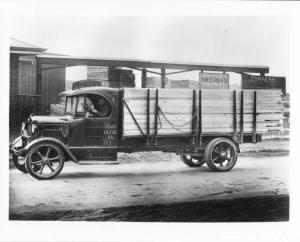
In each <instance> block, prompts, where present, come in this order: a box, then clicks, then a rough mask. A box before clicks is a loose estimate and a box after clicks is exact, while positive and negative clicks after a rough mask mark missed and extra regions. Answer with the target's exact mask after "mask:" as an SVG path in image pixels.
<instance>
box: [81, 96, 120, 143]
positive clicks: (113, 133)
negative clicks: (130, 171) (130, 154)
mask: <svg viewBox="0 0 300 242" xmlns="http://www.w3.org/2000/svg"><path fill="white" fill-rule="evenodd" d="M99 101H102V107H106V108H104V109H105V110H104V111H103V109H102V110H101V108H99V107H97V102H98V103H99ZM85 102H86V105H92V106H93V108H94V110H95V112H97V113H98V112H99V113H101V115H100V116H99V115H97V114H96V113H95V114H94V113H92V112H91V113H88V115H87V116H86V118H85V119H86V120H85V145H86V146H98V147H99V146H101V147H116V146H117V144H118V142H117V141H118V139H117V138H118V127H117V124H118V110H117V109H118V105H117V104H118V96H112V95H109V96H104V95H95V94H90V95H89V94H87V95H86V100H85ZM103 102H104V103H103ZM103 112H104V113H103ZM99 113H98V114H99Z"/></svg>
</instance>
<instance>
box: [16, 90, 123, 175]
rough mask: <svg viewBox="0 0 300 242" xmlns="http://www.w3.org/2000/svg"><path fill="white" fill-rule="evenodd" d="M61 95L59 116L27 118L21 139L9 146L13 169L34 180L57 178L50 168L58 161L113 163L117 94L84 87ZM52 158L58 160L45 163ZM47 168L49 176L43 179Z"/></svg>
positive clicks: (117, 104)
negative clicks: (61, 103)
mask: <svg viewBox="0 0 300 242" xmlns="http://www.w3.org/2000/svg"><path fill="white" fill-rule="evenodd" d="M62 95H65V100H66V101H65V109H64V114H63V115H60V116H34V115H33V116H30V117H28V118H27V119H26V121H25V122H23V124H22V129H21V136H20V137H18V138H17V139H16V140H15V141H14V142H12V144H11V145H10V151H11V152H12V158H13V161H14V163H15V166H16V167H17V168H18V169H19V170H21V171H23V172H29V173H31V175H33V176H34V177H36V178H38V179H48V178H52V177H54V176H55V175H57V174H58V173H59V172H55V168H54V167H53V166H52V165H53V164H54V163H55V162H57V161H58V163H62V162H60V160H72V161H74V162H76V163H78V162H79V161H84V160H98V161H101V160H106V161H114V160H116V159H117V151H116V149H117V146H118V136H119V129H118V127H119V125H118V122H119V102H120V100H119V90H118V89H113V88H100V87H87V88H80V89H77V90H72V91H71V92H70V91H68V92H66V93H62ZM28 153H29V156H30V157H28V155H27V154H28ZM61 156H63V159H62V158H61ZM25 157H26V159H25ZM49 157H50V158H49ZM55 157H59V159H57V160H51V162H49V159H53V158H55ZM47 159H48V162H47ZM39 161H41V162H42V163H41V164H42V165H40V163H39ZM32 162H33V163H32ZM41 167H43V169H42V171H41V169H40V170H38V168H41ZM47 167H48V168H49V169H48V170H49V172H48V173H47V174H46V175H43V173H45V170H46V169H47ZM58 168H60V167H58ZM52 169H53V171H52ZM36 170H38V171H36Z"/></svg>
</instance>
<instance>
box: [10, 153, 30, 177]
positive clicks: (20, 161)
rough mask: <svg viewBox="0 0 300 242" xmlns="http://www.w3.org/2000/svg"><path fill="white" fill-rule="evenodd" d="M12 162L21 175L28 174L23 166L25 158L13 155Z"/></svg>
mask: <svg viewBox="0 0 300 242" xmlns="http://www.w3.org/2000/svg"><path fill="white" fill-rule="evenodd" d="M11 158H12V162H13V164H14V166H15V167H16V168H17V169H18V170H19V171H21V172H23V173H28V171H27V170H26V166H25V157H23V156H16V155H15V154H12V157H11Z"/></svg>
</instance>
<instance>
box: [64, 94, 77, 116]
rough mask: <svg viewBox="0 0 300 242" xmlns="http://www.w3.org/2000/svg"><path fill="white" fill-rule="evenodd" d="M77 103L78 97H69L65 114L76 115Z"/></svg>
mask: <svg viewBox="0 0 300 242" xmlns="http://www.w3.org/2000/svg"><path fill="white" fill-rule="evenodd" d="M77 102H78V97H67V100H66V109H65V112H66V113H71V114H74V113H75V110H76V106H77Z"/></svg>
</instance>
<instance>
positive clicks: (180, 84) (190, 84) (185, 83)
mask: <svg viewBox="0 0 300 242" xmlns="http://www.w3.org/2000/svg"><path fill="white" fill-rule="evenodd" d="M169 88H174V89H176V88H177V89H179V88H189V89H198V88H199V82H198V81H193V80H169Z"/></svg>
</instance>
